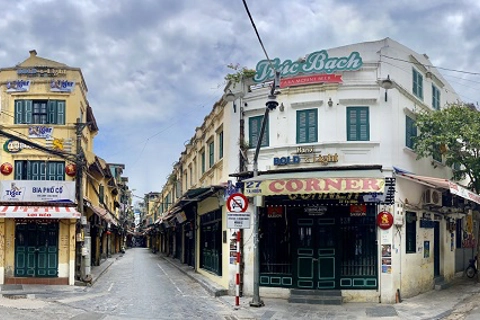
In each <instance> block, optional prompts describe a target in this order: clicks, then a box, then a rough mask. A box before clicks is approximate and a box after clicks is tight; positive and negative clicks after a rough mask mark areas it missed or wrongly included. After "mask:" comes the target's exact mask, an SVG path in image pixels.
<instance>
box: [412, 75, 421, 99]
mask: <svg viewBox="0 0 480 320" xmlns="http://www.w3.org/2000/svg"><path fill="white" fill-rule="evenodd" d="M412 92H413V94H414V95H415V96H417V98H419V99H422V100H423V76H422V75H421V74H420V72H418V71H417V70H415V69H413V88H412Z"/></svg>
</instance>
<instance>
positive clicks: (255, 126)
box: [248, 116, 269, 148]
mask: <svg viewBox="0 0 480 320" xmlns="http://www.w3.org/2000/svg"><path fill="white" fill-rule="evenodd" d="M263 117H264V116H256V117H250V118H249V119H248V128H249V130H248V135H249V139H248V140H249V147H250V148H256V147H257V141H258V138H259V137H260V129H261V128H262V120H263ZM266 121H267V122H266V123H265V132H264V133H263V138H262V143H261V144H260V146H261V147H268V141H269V138H268V119H267V120H266Z"/></svg>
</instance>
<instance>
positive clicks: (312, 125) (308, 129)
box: [297, 109, 318, 143]
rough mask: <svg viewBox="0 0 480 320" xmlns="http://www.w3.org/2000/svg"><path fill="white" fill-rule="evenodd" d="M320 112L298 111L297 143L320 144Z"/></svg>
mask: <svg viewBox="0 0 480 320" xmlns="http://www.w3.org/2000/svg"><path fill="white" fill-rule="evenodd" d="M317 124H318V110H317V109H312V110H300V111H297V143H311V142H318V125H317Z"/></svg>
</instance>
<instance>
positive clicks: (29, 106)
mask: <svg viewBox="0 0 480 320" xmlns="http://www.w3.org/2000/svg"><path fill="white" fill-rule="evenodd" d="M24 103H25V105H24V106H25V108H24V110H23V112H24V113H23V123H32V122H33V121H32V118H33V101H32V100H25V102H24Z"/></svg>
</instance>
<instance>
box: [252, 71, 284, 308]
mask: <svg viewBox="0 0 480 320" xmlns="http://www.w3.org/2000/svg"><path fill="white" fill-rule="evenodd" d="M279 87H280V72H279V71H276V72H275V79H274V80H273V84H272V88H271V90H270V94H269V95H268V100H267V102H266V103H265V105H266V108H265V115H264V116H263V119H262V125H261V127H260V134H259V136H258V140H257V147H256V148H255V155H254V156H253V177H254V178H255V177H258V154H259V151H260V146H261V144H262V139H263V135H264V133H265V126H266V123H267V121H268V114H269V112H270V110H274V109H275V108H277V106H278V102H277V96H276V95H275V93H276V91H275V90H276V89H278V88H279ZM258 197H260V196H256V197H255V213H254V215H253V231H252V232H253V297H252V301H250V306H251V307H262V306H263V305H264V303H263V301H262V300H261V299H260V250H259V247H258V245H259V237H258V229H259V220H260V211H259V204H260V203H259V202H260V201H259V198H258Z"/></svg>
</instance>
